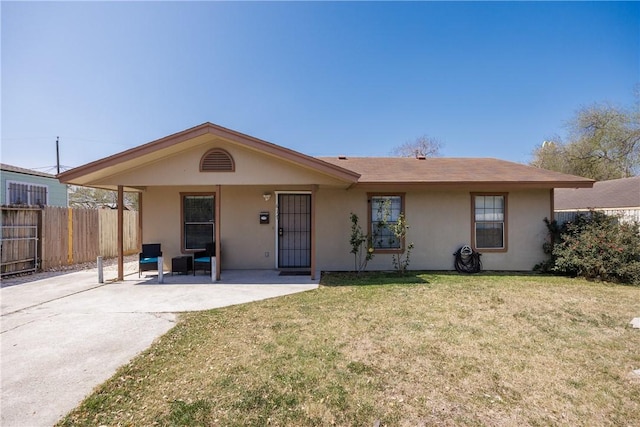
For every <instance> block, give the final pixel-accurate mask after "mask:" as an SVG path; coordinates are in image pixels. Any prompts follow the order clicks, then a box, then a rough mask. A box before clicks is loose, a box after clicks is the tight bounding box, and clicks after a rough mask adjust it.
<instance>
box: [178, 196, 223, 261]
mask: <svg viewBox="0 0 640 427" xmlns="http://www.w3.org/2000/svg"><path fill="white" fill-rule="evenodd" d="M214 200H215V199H214V196H213V195H202V196H200V195H185V196H183V197H182V218H183V227H184V228H183V230H184V238H183V249H184V250H204V249H205V248H206V244H207V243H210V242H213V241H214V235H215V234H214V225H215V218H214V215H215V213H214V212H215V209H214V206H215V203H214Z"/></svg>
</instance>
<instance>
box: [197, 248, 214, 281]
mask: <svg viewBox="0 0 640 427" xmlns="http://www.w3.org/2000/svg"><path fill="white" fill-rule="evenodd" d="M215 256H216V245H215V243H214V242H209V243H207V244H206V245H205V250H204V251H200V252H195V253H194V254H193V275H194V276H195V275H196V270H204V271H205V272H207V271H209V272H211V257H215Z"/></svg>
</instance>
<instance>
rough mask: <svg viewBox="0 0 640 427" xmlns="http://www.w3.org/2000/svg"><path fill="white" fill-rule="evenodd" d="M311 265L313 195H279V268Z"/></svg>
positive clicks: (307, 266)
mask: <svg viewBox="0 0 640 427" xmlns="http://www.w3.org/2000/svg"><path fill="white" fill-rule="evenodd" d="M309 267H311V195H310V194H279V195H278V268H309Z"/></svg>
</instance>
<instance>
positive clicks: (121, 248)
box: [118, 185, 124, 282]
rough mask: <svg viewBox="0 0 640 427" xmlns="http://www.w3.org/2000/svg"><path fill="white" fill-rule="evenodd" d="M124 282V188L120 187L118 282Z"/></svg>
mask: <svg viewBox="0 0 640 427" xmlns="http://www.w3.org/2000/svg"><path fill="white" fill-rule="evenodd" d="M123 280H124V188H123V187H122V185H118V281H119V282H122V281H123Z"/></svg>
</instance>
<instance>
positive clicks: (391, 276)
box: [320, 270, 554, 286]
mask: <svg viewBox="0 0 640 427" xmlns="http://www.w3.org/2000/svg"><path fill="white" fill-rule="evenodd" d="M435 275H437V276H456V277H460V278H465V279H467V278H472V277H478V278H485V279H487V278H490V277H545V276H548V277H554V276H553V275H550V274H543V273H539V272H535V271H481V272H479V273H473V274H467V273H459V272H457V271H454V270H438V271H436V270H432V271H423V270H420V271H408V272H407V273H406V274H404V275H401V274H399V273H398V272H395V271H364V272H360V273H355V272H352V271H323V272H322V276H321V279H320V285H322V286H370V285H401V284H406V285H413V284H427V283H430V282H429V276H435Z"/></svg>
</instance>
